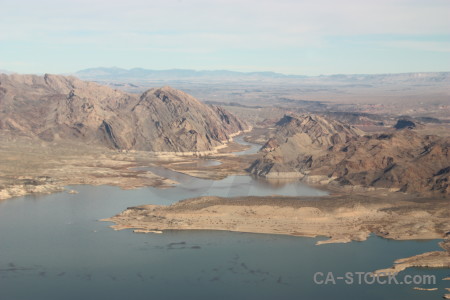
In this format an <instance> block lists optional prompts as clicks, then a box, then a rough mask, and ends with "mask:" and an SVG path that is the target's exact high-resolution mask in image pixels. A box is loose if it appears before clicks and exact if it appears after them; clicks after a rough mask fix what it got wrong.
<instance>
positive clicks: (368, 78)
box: [73, 67, 450, 84]
mask: <svg viewBox="0 0 450 300" xmlns="http://www.w3.org/2000/svg"><path fill="white" fill-rule="evenodd" d="M73 75H75V76H77V77H79V78H81V79H89V80H145V79H152V80H154V79H189V78H190V79H195V78H197V79H198V78H201V79H206V80H213V79H220V78H228V79H302V81H305V82H312V81H319V82H323V83H326V82H343V83H344V82H347V83H352V84H358V83H364V82H367V83H383V82H385V83H389V84H393V83H401V82H410V83H413V82H416V83H420V82H422V83H423V82H449V83H450V72H416V73H398V74H334V75H320V76H305V75H286V74H281V73H276V72H270V71H267V72H237V71H229V70H190V69H170V70H151V69H143V68H133V69H123V68H117V67H112V68H105V67H99V68H89V69H84V70H80V71H77V72H75V73H74V74H73Z"/></svg>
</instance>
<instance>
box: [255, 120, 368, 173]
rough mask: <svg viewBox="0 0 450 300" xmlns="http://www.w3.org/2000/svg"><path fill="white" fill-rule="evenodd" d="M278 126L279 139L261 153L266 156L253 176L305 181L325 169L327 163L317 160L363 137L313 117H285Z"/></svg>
mask: <svg viewBox="0 0 450 300" xmlns="http://www.w3.org/2000/svg"><path fill="white" fill-rule="evenodd" d="M277 126H278V129H277V132H276V134H275V136H274V137H273V138H271V139H270V140H269V141H268V142H267V143H266V144H265V145H264V146H263V147H262V149H261V150H262V151H263V152H266V154H265V155H264V157H263V158H262V159H259V160H256V161H255V162H254V163H253V164H252V166H251V167H250V169H249V171H250V172H251V173H253V174H255V175H259V176H264V177H303V176H304V175H305V174H306V173H308V172H309V170H310V169H312V168H316V167H319V164H320V166H322V164H323V162H322V161H316V157H321V156H322V155H325V153H326V151H327V150H328V149H332V148H333V147H335V146H336V145H339V144H343V143H346V142H349V141H352V140H355V139H356V138H357V137H359V136H360V135H361V134H362V132H361V131H360V130H359V129H357V128H355V127H352V126H349V125H346V124H343V123H341V122H339V121H334V120H327V119H325V118H323V117H320V116H316V115H309V114H308V115H303V116H298V117H295V116H284V117H283V118H282V119H281V120H280V121H279V122H278V123H277ZM323 159H324V158H322V160H323Z"/></svg>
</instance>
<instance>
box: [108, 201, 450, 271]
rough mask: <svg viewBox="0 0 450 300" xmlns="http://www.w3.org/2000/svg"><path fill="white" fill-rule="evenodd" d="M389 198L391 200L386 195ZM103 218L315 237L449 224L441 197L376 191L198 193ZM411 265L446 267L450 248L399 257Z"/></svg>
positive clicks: (410, 236) (150, 227)
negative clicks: (225, 195) (257, 194)
mask: <svg viewBox="0 0 450 300" xmlns="http://www.w3.org/2000/svg"><path fill="white" fill-rule="evenodd" d="M386 199H389V200H386ZM430 201H431V202H432V203H430ZM102 221H108V222H113V223H115V225H112V226H111V227H112V228H114V229H115V230H122V229H135V230H136V231H137V232H141V233H142V232H155V231H156V232H161V231H162V232H164V230H226V231H237V232H250V233H266V234H285V235H293V236H305V237H316V236H326V237H328V238H329V239H328V240H325V241H322V242H319V243H318V244H325V243H345V242H350V241H364V240H366V239H367V238H368V237H369V235H370V234H372V233H373V234H376V235H378V236H380V237H383V238H388V239H394V240H418V239H443V238H445V233H446V232H447V231H448V229H449V228H450V207H449V205H448V202H447V201H446V200H445V199H444V200H436V199H433V200H431V199H429V198H410V197H408V196H407V195H404V194H399V193H392V194H390V195H389V196H388V197H386V196H385V195H384V194H383V195H380V194H379V193H377V192H373V193H371V194H370V193H366V194H364V195H362V194H359V195H358V194H353V195H332V196H326V197H298V198H297V197H296V198H293V197H237V198H220V197H200V198H194V199H188V200H184V201H180V202H178V203H175V204H172V205H170V206H161V205H143V206H137V207H131V208H129V209H127V210H126V211H124V212H122V213H120V214H118V215H116V216H114V217H112V218H108V219H104V220H102ZM400 263H402V264H399V265H398V267H396V269H395V271H399V270H400V269H402V270H403V269H405V268H407V267H411V266H428V267H449V268H450V252H449V249H445V250H444V251H440V253H438V254H436V253H434V254H426V255H423V256H421V257H414V258H410V259H409V260H406V261H400Z"/></svg>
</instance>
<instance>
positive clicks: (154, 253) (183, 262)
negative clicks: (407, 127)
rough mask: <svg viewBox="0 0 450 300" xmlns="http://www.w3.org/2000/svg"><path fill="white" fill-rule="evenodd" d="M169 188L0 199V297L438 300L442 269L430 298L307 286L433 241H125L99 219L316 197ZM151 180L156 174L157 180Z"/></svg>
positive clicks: (185, 184)
mask: <svg viewBox="0 0 450 300" xmlns="http://www.w3.org/2000/svg"><path fill="white" fill-rule="evenodd" d="M153 171H155V172H162V173H164V172H166V173H165V174H166V175H167V176H170V177H171V178H173V176H178V178H174V179H178V181H179V182H180V184H179V185H177V186H176V187H174V188H169V189H156V188H142V189H137V190H127V191H125V190H121V189H119V188H117V187H111V186H97V187H93V186H72V187H69V188H73V189H75V190H77V191H79V193H78V194H67V193H57V194H52V195H46V196H27V197H20V198H15V199H10V200H7V201H3V202H0V300H41V299H42V300H44V299H45V300H49V299H65V300H72V299H73V300H75V299H76V300H80V299H112V300H114V299H277V300H278V299H330V298H333V299H440V298H441V297H442V294H443V293H444V291H443V290H442V288H443V287H444V285H443V284H444V283H445V282H443V281H442V280H441V278H443V277H444V276H448V275H449V273H450V271H449V270H448V269H441V270H429V269H412V270H408V271H407V272H405V273H402V274H412V275H414V274H432V275H435V276H436V278H437V283H438V284H437V286H438V287H440V288H441V290H440V291H437V292H424V291H415V290H412V287H413V286H414V285H377V284H374V285H368V284H356V283H355V284H353V285H346V284H344V283H342V282H337V284H336V285H333V284H329V285H317V284H314V282H313V276H314V274H315V273H316V272H323V273H326V272H334V274H336V276H342V275H343V274H344V273H345V272H360V271H361V272H369V271H373V270H375V269H379V268H384V267H388V266H390V265H391V264H392V262H393V261H394V260H395V259H397V258H401V257H407V256H410V255H415V254H419V253H422V252H426V251H431V250H438V249H439V248H438V246H437V241H389V240H384V239H381V238H377V237H372V238H370V239H369V240H368V241H365V242H353V243H349V244H330V245H321V246H316V245H315V243H316V242H317V241H318V240H322V239H323V238H302V237H291V236H277V235H264V234H245V233H233V232H220V231H168V232H165V233H164V234H161V235H158V234H135V233H132V231H130V230H124V231H114V230H112V229H111V228H109V227H108V226H109V225H110V224H109V223H106V222H99V221H98V220H99V219H102V218H106V217H110V216H113V215H115V214H117V213H118V212H121V211H122V210H124V209H126V208H127V207H129V206H134V205H141V204H170V203H173V202H176V201H178V200H181V199H185V198H188V197H195V196H200V195H210V194H211V195H220V196H244V195H271V194H282V195H293V194H296V195H299V194H305V195H306V194H309V195H322V194H324V193H325V192H323V191H320V190H316V189H313V188H311V187H306V186H303V185H298V186H296V184H298V183H289V184H287V185H284V186H282V185H281V184H278V185H275V184H270V183H267V182H264V181H258V180H256V179H254V178H251V177H249V176H231V177H229V178H227V179H224V180H219V181H211V180H202V179H195V178H192V177H190V176H186V175H182V174H180V173H176V172H173V171H170V170H164V169H159V171H158V170H157V169H153ZM162 173H160V174H162Z"/></svg>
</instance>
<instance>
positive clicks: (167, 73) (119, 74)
mask: <svg viewBox="0 0 450 300" xmlns="http://www.w3.org/2000/svg"><path fill="white" fill-rule="evenodd" d="M73 75H75V76H77V77H79V78H82V79H97V80H115V79H167V78H170V79H173V78H200V77H207V78H241V77H243V78H252V77H266V78H304V77H306V76H302V75H285V74H281V73H275V72H236V71H228V70H200V71H197V70H189V69H170V70H149V69H142V68H134V69H122V68H116V67H113V68H89V69H84V70H81V71H78V72H76V73H74V74H73Z"/></svg>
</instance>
